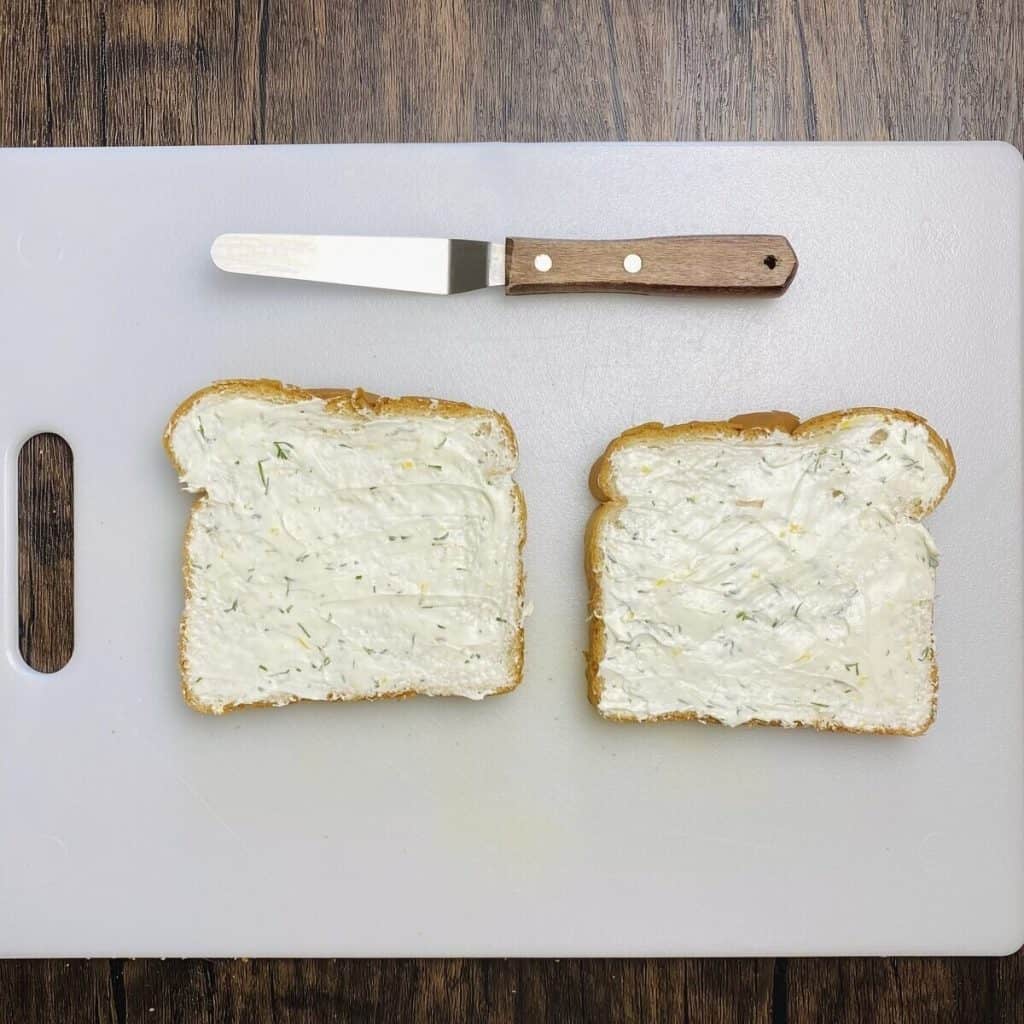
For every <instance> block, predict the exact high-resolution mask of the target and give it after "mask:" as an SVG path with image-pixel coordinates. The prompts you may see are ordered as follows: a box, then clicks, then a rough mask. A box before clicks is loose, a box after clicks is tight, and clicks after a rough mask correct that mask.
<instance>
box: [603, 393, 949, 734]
mask: <svg viewBox="0 0 1024 1024" xmlns="http://www.w3.org/2000/svg"><path fill="white" fill-rule="evenodd" d="M955 471H956V468H955V462H954V459H953V452H952V450H951V449H950V447H949V445H948V444H947V443H946V442H945V441H943V440H942V438H940V437H939V436H938V434H936V433H935V431H934V430H932V428H931V427H930V426H928V424H927V423H926V422H925V421H924V420H922V419H921V418H920V417H919V416H915V415H914V414H913V413H909V412H901V411H899V410H895V409H877V408H862V409H851V410H848V411H846V412H834V413H829V414H827V415H824V416H818V417H816V418H815V419H811V420H807V421H806V422H804V423H800V421H799V420H798V419H797V418H796V417H795V416H793V415H791V414H789V413H763V414H751V415H748V416H738V417H736V418H735V419H732V420H729V421H728V422H722V423H687V424H683V425H680V426H671V427H665V426H662V425H661V424H660V423H650V424H646V425H644V426H640V427H636V428H634V429H632V430H629V431H626V433H624V434H622V435H621V436H620V437H618V438H617V439H616V440H614V441H612V443H611V444H610V445H609V446H608V449H607V450H606V452H605V453H604V455H603V456H602V457H601V458H600V459H599V460H598V462H597V463H596V464H595V466H594V470H593V472H592V474H591V488H592V490H593V492H594V495H595V497H597V499H598V500H599V501H601V502H603V504H602V505H600V506H599V507H598V508H597V509H596V510H595V512H594V514H593V516H592V518H591V521H590V524H589V527H588V532H587V540H586V558H587V576H588V580H589V585H590V613H591V627H590V650H589V653H588V656H587V677H588V682H589V691H590V699H591V701H592V703H593V704H594V705H595V706H596V707H597V709H598V711H600V713H601V714H602V715H604V716H605V717H606V718H611V719H620V720H626V721H650V720H655V719H666V718H682V719H689V718H692V719H699V720H701V721H704V722H718V723H721V724H724V725H741V724H747V723H750V724H760V725H782V726H796V725H806V726H814V727H815V728H818V729H831V730H845V731H849V732H880V733H901V734H905V735H917V734H919V733H922V732H924V731H925V730H926V729H927V728H928V726H929V725H931V723H932V720H933V718H934V716H935V703H936V690H937V685H938V672H937V669H936V664H935V644H934V639H933V636H932V612H933V607H934V598H935V567H936V565H937V564H938V556H937V554H936V551H935V546H934V544H933V542H932V538H931V536H930V535H929V534H928V531H927V530H926V529H925V528H924V526H922V525H921V523H920V522H919V520H920V519H921V518H922V517H924V516H926V515H927V514H928V513H929V512H931V511H932V510H933V509H934V508H935V507H936V506H937V505H938V504H939V502H940V501H941V500H942V498H943V496H944V495H945V493H946V491H947V490H948V489H949V486H950V484H951V483H952V481H953V476H954V474H955Z"/></svg>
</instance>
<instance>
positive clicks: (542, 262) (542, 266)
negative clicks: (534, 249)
mask: <svg viewBox="0 0 1024 1024" xmlns="http://www.w3.org/2000/svg"><path fill="white" fill-rule="evenodd" d="M533 265H534V266H535V267H536V268H537V269H538V270H539V271H540V272H541V273H542V274H546V273H547V272H548V271H549V270H550V269H551V257H550V256H549V255H548V254H547V253H546V252H542V253H541V254H540V255H539V256H534V257H533Z"/></svg>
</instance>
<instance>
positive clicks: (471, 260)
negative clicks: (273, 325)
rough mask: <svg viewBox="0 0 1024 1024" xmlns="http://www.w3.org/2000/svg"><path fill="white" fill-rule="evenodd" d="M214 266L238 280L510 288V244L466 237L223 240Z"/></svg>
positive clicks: (414, 288)
mask: <svg viewBox="0 0 1024 1024" xmlns="http://www.w3.org/2000/svg"><path fill="white" fill-rule="evenodd" d="M210 256H211V257H212V258H213V262H214V263H216V264H217V266H218V267H220V269H221V270H226V271H228V272H229V273H232V274H256V275H258V276H260V277H291V278H296V279H298V280H302V281H324V282H327V283H329V284H349V285H356V286H359V287H362V288H390V289H394V290H397V291H405V292H427V293H429V294H432V295H451V294H453V293H455V292H468V291H472V290H473V289H474V288H487V287H489V286H491V285H503V284H504V283H505V246H504V244H503V243H500V242H474V241H469V240H466V239H462V238H376V237H372V236H368V235H220V236H219V237H218V238H216V239H215V240H214V243H213V246H212V247H211V249H210Z"/></svg>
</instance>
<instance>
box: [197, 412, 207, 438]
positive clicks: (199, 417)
mask: <svg viewBox="0 0 1024 1024" xmlns="http://www.w3.org/2000/svg"><path fill="white" fill-rule="evenodd" d="M196 419H197V420H198V421H199V436H200V437H201V438H202V439H203V440H204V441H205V440H206V431H205V430H204V429H203V417H202V416H197V417H196Z"/></svg>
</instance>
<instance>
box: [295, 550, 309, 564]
mask: <svg viewBox="0 0 1024 1024" xmlns="http://www.w3.org/2000/svg"><path fill="white" fill-rule="evenodd" d="M307 558H309V552H308V551H307V552H306V553H305V554H304V555H299V556H298V557H297V558H296V559H295V561H296V562H304V561H305V560H306V559H307Z"/></svg>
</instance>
